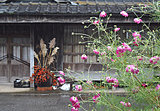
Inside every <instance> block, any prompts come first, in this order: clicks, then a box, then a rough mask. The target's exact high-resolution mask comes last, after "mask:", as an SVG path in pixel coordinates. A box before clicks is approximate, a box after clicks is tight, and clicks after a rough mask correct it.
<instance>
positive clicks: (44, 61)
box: [30, 38, 59, 91]
mask: <svg viewBox="0 0 160 111" xmlns="http://www.w3.org/2000/svg"><path fill="white" fill-rule="evenodd" d="M55 44H56V42H55V38H53V39H52V40H51V41H50V43H49V52H47V50H48V49H47V48H46V44H45V43H44V41H43V39H41V40H40V51H39V53H36V52H34V57H35V66H34V73H33V74H32V77H31V78H30V80H31V82H34V86H35V89H37V90H41V91H42V90H52V86H57V85H58V82H57V79H56V76H55V74H54V73H53V72H51V71H50V67H51V64H52V63H54V60H55V55H56V53H57V50H58V49H59V48H58V47H55Z"/></svg>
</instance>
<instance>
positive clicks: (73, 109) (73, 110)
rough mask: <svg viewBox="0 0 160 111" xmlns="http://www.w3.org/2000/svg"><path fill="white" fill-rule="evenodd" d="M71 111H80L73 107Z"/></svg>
mask: <svg viewBox="0 0 160 111" xmlns="http://www.w3.org/2000/svg"><path fill="white" fill-rule="evenodd" d="M71 111H79V110H78V109H77V108H75V107H73V108H72V109H71Z"/></svg>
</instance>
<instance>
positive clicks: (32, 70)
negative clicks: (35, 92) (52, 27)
mask: <svg viewBox="0 0 160 111" xmlns="http://www.w3.org/2000/svg"><path fill="white" fill-rule="evenodd" d="M33 73H34V25H30V77H32V74H33ZM30 87H34V83H33V84H30Z"/></svg>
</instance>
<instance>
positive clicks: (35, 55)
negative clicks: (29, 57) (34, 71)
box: [34, 51, 41, 64]
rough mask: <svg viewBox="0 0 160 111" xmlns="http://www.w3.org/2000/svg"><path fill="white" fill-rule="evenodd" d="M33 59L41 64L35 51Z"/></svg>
mask: <svg viewBox="0 0 160 111" xmlns="http://www.w3.org/2000/svg"><path fill="white" fill-rule="evenodd" d="M34 57H35V58H36V59H37V60H38V63H39V64H41V63H40V60H39V57H38V54H37V53H36V52H35V51H34Z"/></svg>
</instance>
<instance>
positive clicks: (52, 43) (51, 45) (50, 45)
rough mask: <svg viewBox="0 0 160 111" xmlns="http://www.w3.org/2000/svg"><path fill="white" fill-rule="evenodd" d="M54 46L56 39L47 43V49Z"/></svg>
mask: <svg viewBox="0 0 160 111" xmlns="http://www.w3.org/2000/svg"><path fill="white" fill-rule="evenodd" d="M55 45H56V38H53V39H52V40H51V41H50V43H49V48H50V49H51V48H54V46H55Z"/></svg>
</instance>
